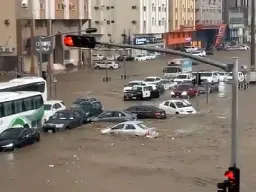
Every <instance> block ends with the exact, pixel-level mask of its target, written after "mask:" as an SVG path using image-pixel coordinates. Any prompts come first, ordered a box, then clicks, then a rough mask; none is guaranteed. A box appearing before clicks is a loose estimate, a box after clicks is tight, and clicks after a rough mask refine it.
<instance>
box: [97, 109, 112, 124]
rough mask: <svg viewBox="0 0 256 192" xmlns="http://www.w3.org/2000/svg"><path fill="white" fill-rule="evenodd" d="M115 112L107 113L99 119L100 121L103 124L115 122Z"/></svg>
mask: <svg viewBox="0 0 256 192" xmlns="http://www.w3.org/2000/svg"><path fill="white" fill-rule="evenodd" d="M113 118H114V117H113V112H112V111H105V112H103V113H102V114H101V115H100V116H99V117H98V121H101V122H113Z"/></svg>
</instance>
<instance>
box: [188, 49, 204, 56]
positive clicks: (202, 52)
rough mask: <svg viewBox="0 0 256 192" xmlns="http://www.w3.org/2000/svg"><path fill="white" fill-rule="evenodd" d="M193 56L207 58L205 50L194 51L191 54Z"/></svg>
mask: <svg viewBox="0 0 256 192" xmlns="http://www.w3.org/2000/svg"><path fill="white" fill-rule="evenodd" d="M191 54H192V55H194V56H199V57H205V56H206V52H205V51H204V50H203V51H193V52H191Z"/></svg>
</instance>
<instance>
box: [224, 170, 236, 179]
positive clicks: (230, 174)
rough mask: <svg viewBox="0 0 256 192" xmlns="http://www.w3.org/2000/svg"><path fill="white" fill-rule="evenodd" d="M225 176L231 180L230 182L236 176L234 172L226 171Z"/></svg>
mask: <svg viewBox="0 0 256 192" xmlns="http://www.w3.org/2000/svg"><path fill="white" fill-rule="evenodd" d="M224 176H225V177H227V179H230V180H233V179H235V175H234V173H233V171H226V172H225V174H224Z"/></svg>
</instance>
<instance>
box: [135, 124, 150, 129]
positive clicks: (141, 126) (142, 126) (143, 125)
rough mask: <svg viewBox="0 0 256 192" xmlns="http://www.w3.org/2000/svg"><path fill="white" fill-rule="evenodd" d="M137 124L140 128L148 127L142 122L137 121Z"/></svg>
mask: <svg viewBox="0 0 256 192" xmlns="http://www.w3.org/2000/svg"><path fill="white" fill-rule="evenodd" d="M137 126H138V127H140V128H141V129H148V127H147V126H146V125H145V124H143V123H138V124H137Z"/></svg>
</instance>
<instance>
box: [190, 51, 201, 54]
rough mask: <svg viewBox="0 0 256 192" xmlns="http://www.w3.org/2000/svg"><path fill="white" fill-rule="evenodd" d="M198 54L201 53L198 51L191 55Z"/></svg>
mask: <svg viewBox="0 0 256 192" xmlns="http://www.w3.org/2000/svg"><path fill="white" fill-rule="evenodd" d="M199 53H201V52H200V51H195V52H193V53H192V54H199Z"/></svg>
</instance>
